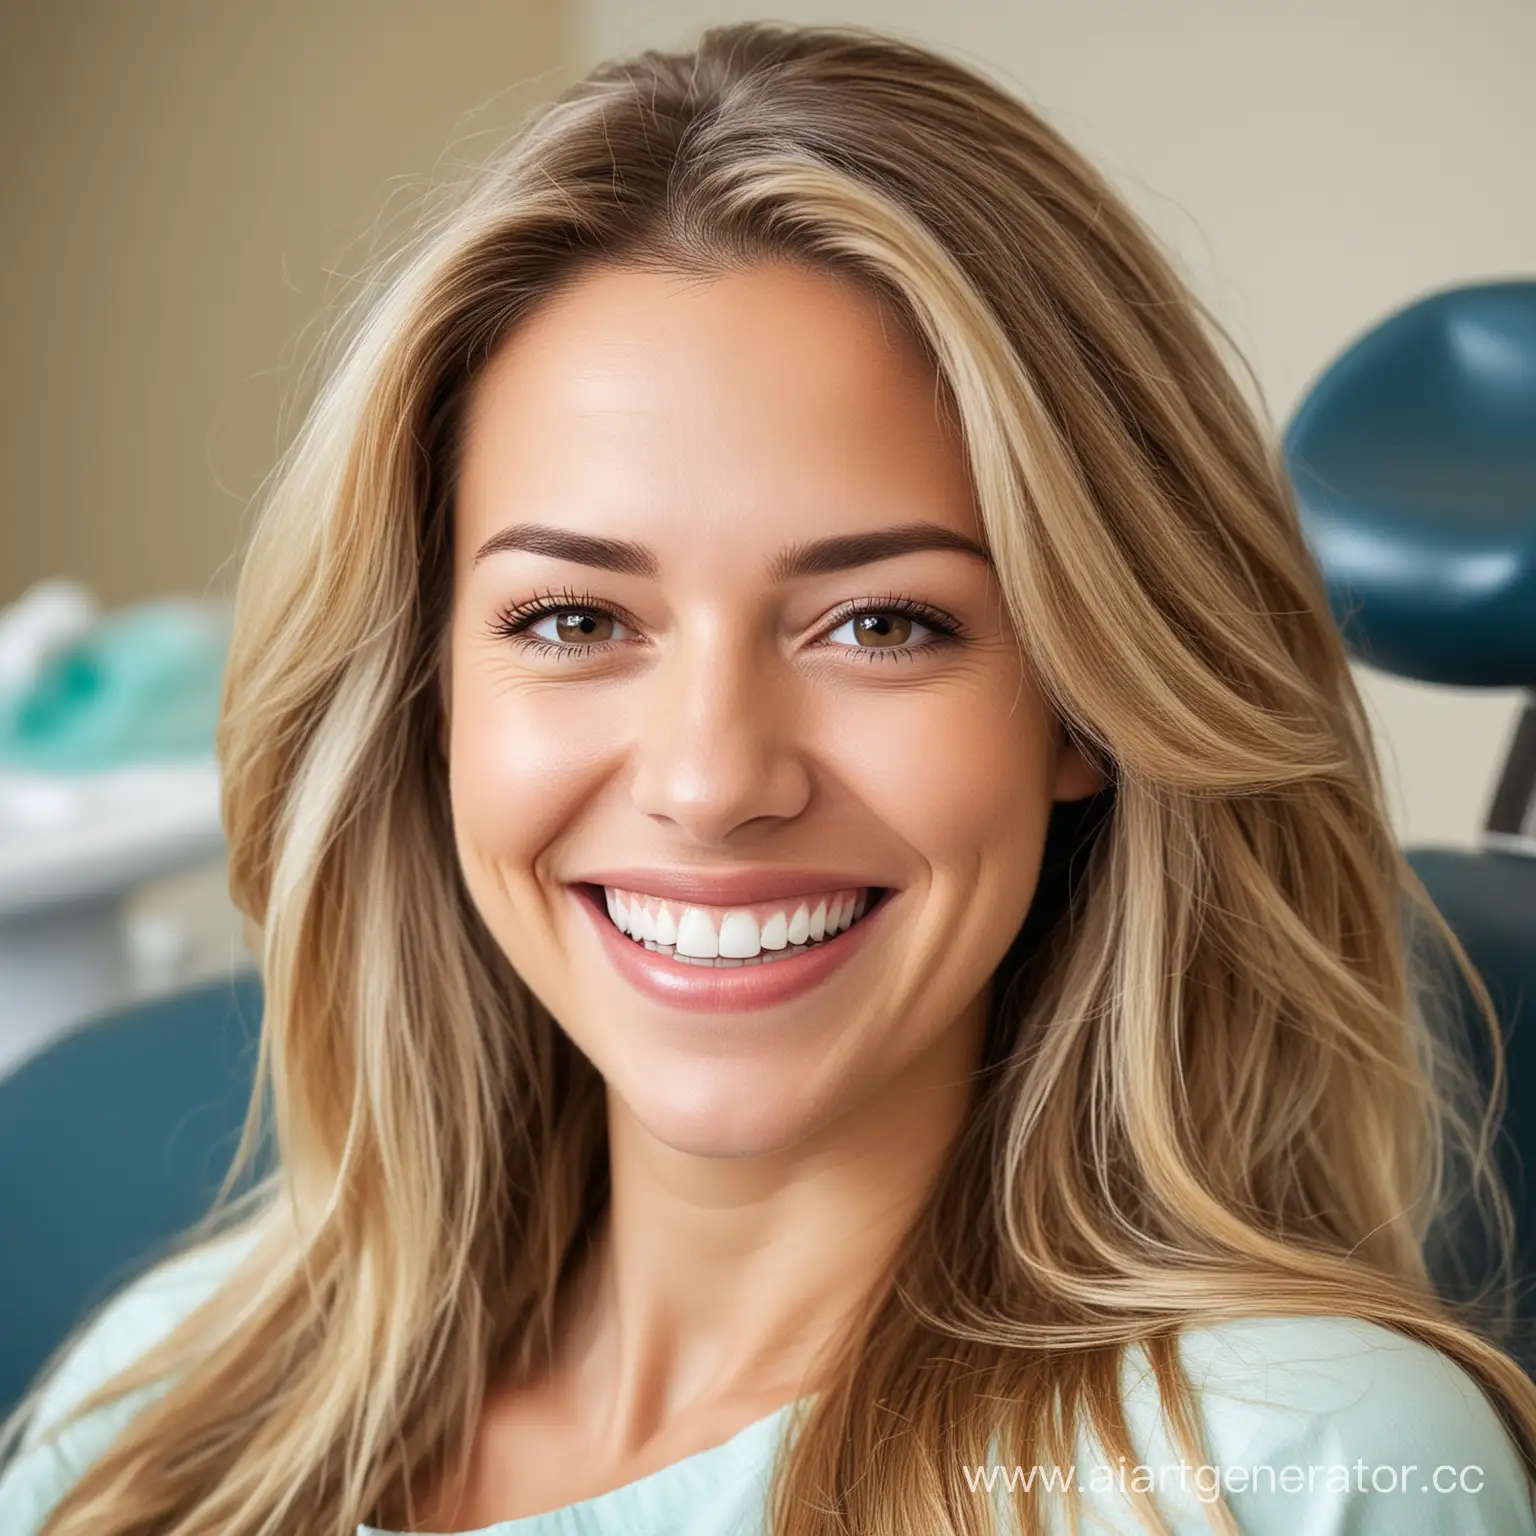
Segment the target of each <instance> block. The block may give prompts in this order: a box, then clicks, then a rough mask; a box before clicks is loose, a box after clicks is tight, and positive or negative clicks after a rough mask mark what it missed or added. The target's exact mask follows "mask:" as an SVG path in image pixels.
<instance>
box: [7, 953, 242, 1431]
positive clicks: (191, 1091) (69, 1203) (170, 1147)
mask: <svg viewBox="0 0 1536 1536" xmlns="http://www.w3.org/2000/svg"><path fill="white" fill-rule="evenodd" d="M260 1019H261V988H260V984H259V982H258V980H257V977H256V973H255V972H254V971H246V972H241V973H239V974H237V975H234V976H232V977H229V978H226V979H224V980H220V981H217V982H213V983H211V984H206V985H203V986H200V987H197V988H195V989H193V990H190V991H186V992H182V993H179V994H176V995H174V996H171V997H167V998H160V999H156V1000H155V1001H153V1002H147V1003H141V1004H138V1005H136V1006H134V1007H132V1008H130V1009H127V1010H125V1011H124V1012H121V1013H117V1014H113V1015H111V1016H109V1017H106V1018H103V1019H100V1020H97V1021H95V1022H93V1023H90V1024H86V1025H84V1026H82V1027H80V1028H77V1029H73V1030H71V1031H70V1032H69V1033H68V1034H66V1035H64V1036H62V1037H61V1038H59V1039H58V1040H56V1041H55V1042H54V1043H53V1044H51V1045H50V1046H48V1047H47V1048H46V1049H44V1050H43V1051H41V1052H40V1053H39V1054H37V1055H35V1056H33V1057H31V1058H29V1059H28V1060H26V1061H24V1062H23V1063H22V1065H21V1066H20V1067H18V1068H17V1069H16V1070H15V1071H14V1072H12V1073H11V1074H10V1075H9V1076H7V1077H5V1078H0V1247H3V1250H4V1253H5V1261H4V1262H3V1263H0V1415H3V1414H4V1413H5V1412H6V1411H7V1410H8V1409H9V1408H10V1407H12V1406H14V1404H15V1403H16V1402H17V1401H18V1400H19V1399H20V1397H21V1395H22V1393H23V1392H24V1391H25V1390H26V1388H27V1386H28V1384H29V1383H30V1382H31V1380H32V1378H33V1376H34V1375H35V1374H36V1372H37V1370H38V1368H39V1367H40V1366H41V1365H42V1364H43V1362H44V1361H45V1360H46V1359H47V1357H48V1355H49V1354H50V1353H51V1352H52V1350H53V1349H54V1347H55V1346H56V1345H57V1344H58V1343H59V1342H60V1340H62V1339H63V1338H64V1337H65V1335H66V1334H68V1333H69V1331H70V1329H71V1328H73V1327H74V1325H75V1324H76V1323H77V1322H78V1321H79V1320H80V1319H81V1318H82V1317H83V1316H84V1315H85V1313H86V1312H87V1311H89V1310H90V1309H91V1308H92V1307H94V1306H95V1305H96V1303H98V1302H100V1301H104V1300H105V1299H106V1298H107V1297H108V1296H109V1295H111V1294H112V1293H113V1292H114V1291H115V1290H117V1288H118V1287H119V1286H120V1285H122V1284H123V1283H125V1282H126V1281H127V1280H129V1279H131V1278H133V1276H134V1275H136V1274H137V1273H139V1272H140V1271H141V1270H143V1269H145V1268H147V1267H148V1266H149V1264H150V1263H151V1262H153V1261H154V1260H155V1259H156V1258H157V1257H158V1256H159V1253H160V1250H162V1249H163V1247H164V1246H165V1245H166V1244H167V1243H169V1241H170V1240H171V1239H173V1238H175V1237H176V1236H178V1235H179V1234H180V1233H181V1232H182V1231H183V1230H185V1229H186V1228H187V1227H189V1226H191V1225H192V1223H193V1222H194V1221H196V1220H197V1218H198V1217H200V1216H201V1215H203V1213H204V1212H205V1211H206V1210H207V1209H208V1207H209V1205H210V1203H211V1202H212V1199H213V1197H214V1194H215V1193H216V1192H217V1190H218V1187H219V1184H220V1182H221V1180H222V1179H223V1177H224V1175H225V1173H226V1172H227V1171H228V1168H229V1165H230V1161H231V1159H232V1157H233V1155H234V1151H235V1147H236V1145H237V1143H238V1142H239V1139H240V1129H241V1125H242V1123H243V1121H244V1118H245V1110H246V1105H247V1103H248V1102H249V1099H250V1096H251V1087H252V1080H253V1074H254V1068H255V1061H256V1047H257V1036H258V1031H259V1025H260ZM262 1166H263V1165H261V1164H258V1167H257V1170H256V1172H257V1173H258V1174H259V1172H260V1171H261V1168H262ZM245 1187H246V1185H245V1184H244V1183H243V1182H242V1184H241V1185H239V1186H238V1188H245Z"/></svg>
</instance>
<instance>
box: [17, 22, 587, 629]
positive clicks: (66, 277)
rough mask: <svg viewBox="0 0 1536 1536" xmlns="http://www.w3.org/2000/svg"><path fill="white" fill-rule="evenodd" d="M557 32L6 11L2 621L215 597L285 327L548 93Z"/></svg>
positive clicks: (273, 424) (277, 400) (291, 377)
mask: <svg viewBox="0 0 1536 1536" xmlns="http://www.w3.org/2000/svg"><path fill="white" fill-rule="evenodd" d="M565 15H566V12H565V10H564V8H563V7H562V5H561V4H560V0H494V3H492V0H353V3H346V0H255V3H253V0H132V3H126V0H94V3H92V0H4V4H3V5H0V58H4V60H5V66H6V67H5V72H4V73H5V85H4V89H3V90H0V143H3V144H4V145H5V150H4V153H3V155H0V228H3V230H4V238H3V240H0V292H3V293H4V295H5V311H6V327H5V328H6V333H7V338H6V346H5V351H4V355H3V357H0V392H3V396H0V457H3V461H4V464H5V486H4V491H3V493H0V603H4V602H7V601H9V600H10V599H12V598H14V597H15V596H16V595H17V593H19V592H20V591H22V590H23V589H24V588H25V587H26V586H28V585H29V584H30V583H31V582H33V581H34V580H36V579H38V578H39V577H42V576H45V575H53V574H68V575H73V576H77V577H80V578H82V579H84V580H85V581H87V582H88V583H90V584H91V585H92V586H94V587H95V588H96V589H97V590H98V591H99V592H100V593H101V594H102V596H103V597H104V598H105V599H106V600H107V601H108V602H109V603H118V602H123V601H129V600H133V599H136V598H140V597H145V596H150V595H154V594H158V593H161V592H168V591H201V590H204V589H205V587H206V588H209V589H210V590H219V589H224V588H227V586H228V584H229V581H230V578H231V576H232V574H233V564H232V562H231V560H230V557H231V555H232V554H233V553H234V552H235V550H236V547H237V544H238V540H239V537H240V533H241V530H242V528H243V526H244V523H245V509H246V505H247V503H248V501H249V499H250V497H251V496H252V494H253V493H254V492H255V491H256V489H257V487H258V485H259V482H260V480H261V478H262V476H263V475H264V474H265V473H266V472H267V471H268V470H269V469H270V468H271V465H272V463H273V460H274V459H275V457H276V454H277V451H278V447H279V442H280V437H281V433H282V429H283V427H284V426H285V425H286V426H287V427H290V428H291V426H292V425H293V424H294V423H295V421H296V419H297V415H298V408H299V407H300V406H301V405H302V403H303V402H302V399H301V398H300V397H299V393H298V391H299V388H300V384H301V380H300V378H299V369H300V365H301V364H302V363H303V361H304V360H305V348H306V347H307V345H308V344H310V343H312V342H313V341H314V340H315V337H316V334H317V333H316V332H315V330H314V329H312V328H311V329H310V330H309V331H308V332H306V331H305V327H306V326H308V325H310V323H311V322H312V320H313V319H314V317H315V316H316V315H317V314H318V313H319V312H320V309H321V306H322V301H323V300H324V299H325V297H326V295H327V291H328V289H329V290H330V291H332V292H334V290H335V288H336V286H337V285H338V283H339V282H340V281H341V280H342V279H343V277H344V275H345V274H346V273H349V272H355V271H356V270H357V269H358V266H359V264H360V263H361V260H362V258H363V256H364V255H365V254H366V251H367V248H368V243H369V233H370V230H371V229H372V228H373V227H374V226H375V222H376V220H379V219H380V218H381V216H383V223H382V224H381V225H380V227H381V228H382V229H385V230H388V229H389V228H394V227H396V225H397V223H398V219H399V216H400V215H401V213H402V211H403V210H404V208H405V206H406V203H405V200H406V198H407V197H408V195H409V193H410V191H411V189H412V188H415V187H419V186H420V185H421V183H422V182H423V180H424V178H425V177H427V176H428V175H429V174H430V172H431V171H432V169H433V166H434V164H435V163H436V162H437V161H438V159H439V156H442V157H443V161H444V164H445V166H446V165H451V163H452V162H453V161H455V160H456V159H462V158H466V157H471V156H474V155H476V154H477V153H479V152H480V151H482V150H483V149H485V148H487V147H489V145H490V144H491V143H493V142H494V139H495V135H496V134H497V132H498V131H500V130H504V129H505V128H507V127H508V126H509V125H510V124H512V123H513V122H515V120H516V117H517V115H518V113H519V112H520V111H521V110H522V109H523V108H525V107H526V106H527V105H528V104H529V103H531V102H532V101H533V100H534V99H536V98H538V97H541V96H544V95H548V94H553V92H554V90H556V89H557V88H558V86H559V85H561V84H563V83H564V82H565V80H566V79H567V78H568V77H569V75H570V74H571V72H572V71H571V68H570V61H571V57H572V49H571V47H570V46H569V45H568V42H567V38H566V35H565V32H564V18H565ZM392 219H393V220H395V221H396V222H395V223H391V222H390V221H391V220H392ZM328 269H331V270H333V271H334V273H335V274H336V275H335V276H328V275H327V273H328ZM280 404H281V405H282V407H283V412H282V420H281V422H280V411H279V407H280Z"/></svg>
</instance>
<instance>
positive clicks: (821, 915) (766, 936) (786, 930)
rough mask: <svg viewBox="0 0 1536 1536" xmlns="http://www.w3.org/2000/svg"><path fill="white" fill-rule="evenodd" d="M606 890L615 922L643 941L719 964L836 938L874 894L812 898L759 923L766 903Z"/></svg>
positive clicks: (751, 960) (756, 959) (757, 959)
mask: <svg viewBox="0 0 1536 1536" xmlns="http://www.w3.org/2000/svg"><path fill="white" fill-rule="evenodd" d="M603 894H604V900H605V901H606V903H607V907H608V916H609V917H610V918H611V919H612V921H613V924H614V926H615V927H616V928H618V929H619V930H620V931H621V932H622V933H625V934H627V935H629V937H630V938H632V939H634V940H635V941H636V942H637V943H640V944H643V945H644V946H645V947H646V948H647V949H651V950H657V949H660V950H665V951H667V952H669V953H672V954H673V955H674V956H675V958H677V959H679V960H696V961H699V962H705V963H707V962H714V963H716V964H719V965H760V964H762V963H763V962H764V961H766V960H770V959H778V958H781V957H782V958H788V954H789V953H791V952H793V953H798V952H800V951H802V950H803V949H805V947H806V946H807V945H809V944H813V943H816V942H819V941H824V940H826V939H831V938H835V937H836V936H837V935H838V934H840V933H842V932H844V931H845V930H846V929H848V928H851V927H852V926H853V924H854V923H855V922H857V921H858V919H859V918H861V917H862V916H863V915H864V913H865V911H866V910H867V908H868V906H869V895H870V893H869V891H868V889H867V888H863V889H859V890H847V891H838V892H834V893H833V894H832V895H830V896H822V897H819V898H816V899H815V901H814V905H813V904H812V901H811V900H810V899H807V900H805V901H802V902H800V903H798V904H797V905H796V907H795V909H794V912H793V914H791V913H790V912H789V910H788V908H784V907H781V908H778V909H777V910H770V915H769V916H768V919H767V921H766V922H764V923H763V924H762V925H761V927H759V924H758V915H757V914H758V912H759V911H762V910H763V909H762V908H757V909H755V910H754V909H743V908H731V909H729V910H726V911H722V910H721V909H719V908H709V907H692V906H687V905H685V904H684V903H682V902H676V901H673V902H667V901H662V900H660V899H659V898H657V897H654V896H653V897H645V896H641V895H638V894H636V893H634V892H620V891H618V890H615V889H614V888H612V887H605V888H604V892H603ZM717 922H718V925H719V926H718V927H717V926H716V924H717Z"/></svg>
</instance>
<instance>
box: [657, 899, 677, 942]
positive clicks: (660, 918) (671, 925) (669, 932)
mask: <svg viewBox="0 0 1536 1536" xmlns="http://www.w3.org/2000/svg"><path fill="white" fill-rule="evenodd" d="M656 942H657V943H658V944H676V943H677V917H676V915H675V914H674V913H673V911H672V903H671V902H669V901H663V902H659V903H657V906H656Z"/></svg>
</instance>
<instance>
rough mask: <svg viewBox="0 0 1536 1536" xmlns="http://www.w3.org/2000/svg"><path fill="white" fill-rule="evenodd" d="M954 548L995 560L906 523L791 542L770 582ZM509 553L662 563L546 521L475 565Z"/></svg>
mask: <svg viewBox="0 0 1536 1536" xmlns="http://www.w3.org/2000/svg"><path fill="white" fill-rule="evenodd" d="M925 549H950V550H956V551H958V552H959V553H961V554H966V555H973V556H974V557H975V558H976V559H978V560H981V561H982V562H984V563H985V564H986V565H987V566H989V567H990V566H991V564H992V557H991V555H990V554H988V553H987V550H986V548H985V546H983V545H981V544H978V543H977V542H976V540H975V539H972V538H969V537H967V536H966V535H965V534H963V533H957V532H956V531H955V530H954V529H953V528H945V527H943V526H941V525H940V524H938V523H927V522H916V523H901V524H898V525H896V526H895V527H891V528H876V529H872V530H871V531H870V532H868V533H839V534H833V535H831V536H830V537H828V538H824V539H812V540H809V541H807V542H804V543H800V544H791V545H790V546H789V547H788V548H787V549H785V550H783V551H782V552H781V553H780V554H778V555H776V556H775V557H774V559H773V561H772V562H771V563H770V565H769V569H768V578H769V580H770V581H772V582H774V583H776V584H777V583H783V582H788V581H795V580H797V579H798V578H800V577H803V576H825V575H827V574H828V573H830V572H832V571H846V570H849V569H851V568H852V567H854V566H857V565H871V564H873V563H874V562H875V561H877V560H889V559H891V558H892V557H893V556H896V555H909V554H913V553H915V552H916V551H918V550H925ZM507 550H522V551H524V552H525V553H527V554H534V555H547V556H548V557H549V558H550V559H553V560H568V561H571V562H572V563H573V564H575V565H590V566H593V567H595V568H596V569H598V570H602V571H617V572H618V573H619V574H620V575H624V576H646V577H652V578H654V577H656V576H659V575H660V574H661V562H660V560H658V559H657V558H656V554H655V551H654V550H651V549H648V548H647V547H646V546H645V545H644V544H635V543H632V542H631V541H630V540H628V539H607V538H602V537H599V536H598V535H596V534H590V533H576V532H573V531H572V530H571V529H569V528H555V527H551V526H550V525H549V524H547V523H515V524H513V525H512V526H511V527H508V528H503V529H502V530H501V532H500V533H495V534H492V535H491V537H490V538H488V539H487V540H486V541H485V543H484V544H482V545H481V546H480V548H479V549H478V550H477V551H476V552H475V561H474V563H475V564H476V565H479V564H480V562H481V561H482V560H484V559H486V558H488V557H489V556H491V555H496V554H501V553H503V552H504V551H507Z"/></svg>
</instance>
